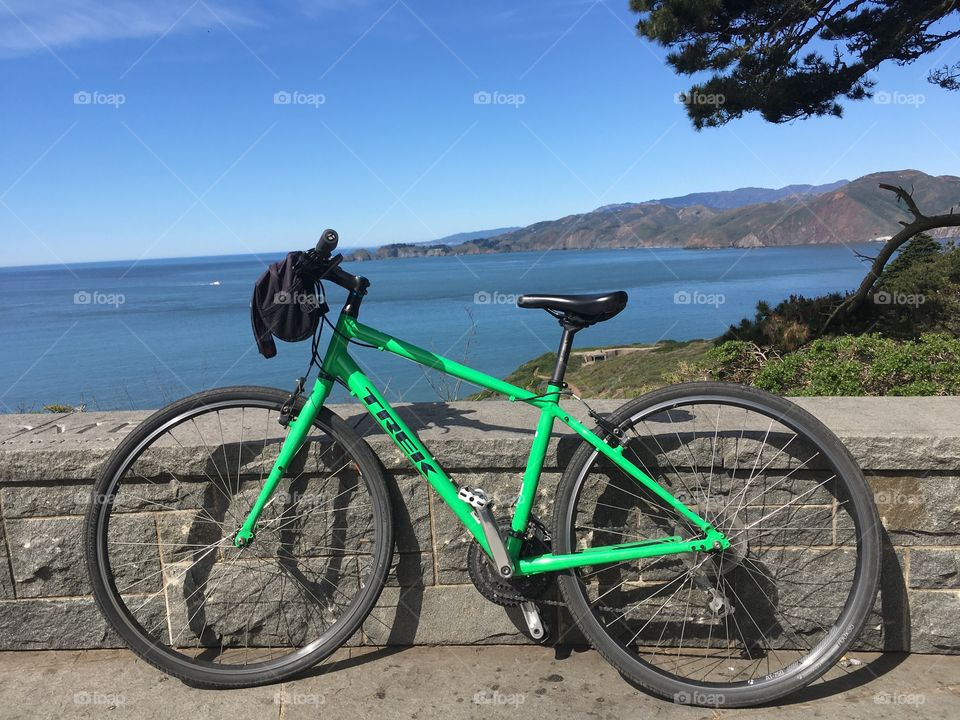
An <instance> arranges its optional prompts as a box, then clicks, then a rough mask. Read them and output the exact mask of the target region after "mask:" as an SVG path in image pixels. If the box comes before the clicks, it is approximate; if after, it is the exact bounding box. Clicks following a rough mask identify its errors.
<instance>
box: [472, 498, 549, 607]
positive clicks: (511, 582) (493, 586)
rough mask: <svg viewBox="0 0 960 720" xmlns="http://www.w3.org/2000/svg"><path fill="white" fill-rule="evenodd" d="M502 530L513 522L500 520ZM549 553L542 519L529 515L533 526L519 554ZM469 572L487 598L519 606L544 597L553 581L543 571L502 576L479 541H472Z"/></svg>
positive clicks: (493, 601)
mask: <svg viewBox="0 0 960 720" xmlns="http://www.w3.org/2000/svg"><path fill="white" fill-rule="evenodd" d="M497 526H498V527H500V529H501V531H503V532H504V533H507V532H509V531H510V521H509V520H500V521H499V522H498V523H497ZM548 552H550V538H549V536H548V535H547V531H546V528H545V527H544V525H543V523H542V522H540V520H538V519H536V518H534V517H533V516H531V517H530V527H529V529H528V531H527V535H526V537H524V539H523V546H522V547H521V549H520V557H530V556H535V555H542V554H543V553H548ZM467 571H468V572H469V573H470V580H471V581H473V584H474V586H475V587H476V588H477V590H478V591H479V592H480V594H481V595H483V596H484V597H485V598H486V599H487V600H489V601H490V602H492V603H496V604H497V605H502V606H503V607H516V606H517V605H519V604H520V603H524V602H527V601H529V600H536V599H538V598H540V597H541V596H543V594H544V593H546V591H547V590H548V589H549V588H550V584H551V583H552V582H553V573H541V574H539V575H530V576H526V577H512V578H503V577H500V574H499V573H498V572H497V569H496V568H495V567H494V566H493V563H492V562H491V561H490V558H489V557H487V554H486V553H485V552H484V551H483V550H482V549H481V547H480V545H479V544H478V543H476V542H473V543H470V548H469V549H468V550H467Z"/></svg>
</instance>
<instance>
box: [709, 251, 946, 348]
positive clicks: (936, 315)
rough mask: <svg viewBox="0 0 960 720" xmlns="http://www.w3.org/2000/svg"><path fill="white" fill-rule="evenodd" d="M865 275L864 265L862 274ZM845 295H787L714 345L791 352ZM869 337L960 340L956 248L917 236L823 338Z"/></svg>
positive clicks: (759, 307)
mask: <svg viewBox="0 0 960 720" xmlns="http://www.w3.org/2000/svg"><path fill="white" fill-rule="evenodd" d="M866 270H867V266H866V265H864V274H866ZM848 295H849V293H831V294H829V295H822V296H820V297H815V298H806V297H803V296H802V295H792V296H790V297H789V298H788V299H786V300H784V301H783V302H781V303H779V304H778V305H775V306H772V307H771V306H770V305H769V304H768V303H765V302H760V303H758V304H757V310H756V313H755V314H754V316H753V318H752V319H751V318H744V319H743V320H741V321H740V323H739V324H737V325H731V326H730V328H729V329H728V330H727V332H726V333H725V334H724V335H723V336H722V337H721V338H720V341H721V342H723V341H727V340H742V341H744V342H748V343H753V344H755V345H758V346H760V347H766V348H772V349H773V350H775V351H777V352H792V351H794V350H797V349H798V348H800V347H803V346H804V345H806V344H808V343H809V342H810V341H811V340H813V339H814V338H816V337H819V336H820V334H821V330H822V329H823V325H824V323H825V322H826V320H827V318H828V317H829V316H830V314H831V313H832V312H833V310H834V308H836V307H837V306H838V305H839V304H840V303H842V302H843V301H844V300H845V299H846V298H847V296H848ZM869 332H875V333H879V334H881V335H883V336H885V337H892V338H900V339H904V340H906V339H916V338H918V337H920V335H922V334H924V333H948V334H950V335H953V336H960V248H958V247H957V246H956V245H954V244H953V243H952V242H946V243H941V242H938V241H937V240H934V239H933V238H931V237H929V236H928V235H924V234H921V235H917V236H916V237H915V238H913V239H912V240H911V241H910V242H908V243H907V244H906V245H904V246H903V248H901V250H900V252H899V253H898V254H897V255H896V256H895V257H894V258H893V260H891V261H890V262H889V263H887V266H886V267H885V268H884V270H883V273H882V274H881V275H880V278H879V279H878V280H877V283H876V285H875V286H874V292H873V293H872V296H871V298H870V299H869V300H868V301H867V302H866V303H864V304H863V306H862V307H860V308H859V309H858V310H857V311H856V312H854V313H852V314H850V315H846V316H843V317H839V318H837V319H836V320H835V321H834V324H832V325H831V327H830V329H829V333H828V336H840V335H860V334H863V333H869Z"/></svg>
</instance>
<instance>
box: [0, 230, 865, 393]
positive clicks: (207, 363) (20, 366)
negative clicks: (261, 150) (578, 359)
mask: <svg viewBox="0 0 960 720" xmlns="http://www.w3.org/2000/svg"><path fill="white" fill-rule="evenodd" d="M853 250H859V251H861V252H862V251H865V250H866V247H865V246H862V245H861V246H852V247H844V246H819V247H792V248H764V249H760V250H736V249H725V250H702V251H701V250H679V249H676V250H674V249H655V250H647V249H632V250H597V251H579V252H569V251H565V252H548V253H545V254H544V253H539V252H538V253H515V254H504V255H477V256H463V257H431V258H427V257H425V258H410V259H394V260H380V261H371V262H365V263H356V264H353V265H348V269H350V270H352V271H353V272H357V273H360V274H363V275H366V276H367V277H368V278H370V280H371V283H372V286H371V289H370V294H369V295H368V296H367V298H366V299H365V301H364V304H363V308H362V311H361V315H360V319H361V321H363V322H365V323H367V324H369V325H372V326H374V327H376V328H378V329H380V330H383V331H385V332H389V333H391V334H393V335H395V336H397V337H401V338H403V339H405V340H408V341H410V342H413V343H416V344H417V345H420V346H422V347H425V348H427V349H429V350H432V351H434V352H438V353H440V354H443V355H446V356H448V357H450V358H453V359H455V360H458V361H460V362H466V363H467V364H469V365H471V366H473V367H476V368H477V369H479V370H483V371H484V372H487V373H490V374H492V375H497V376H500V377H503V376H505V375H507V374H508V373H509V372H511V371H512V370H513V369H515V368H516V367H517V366H518V365H520V364H521V363H523V362H524V361H526V360H528V359H530V358H532V357H534V356H537V355H539V354H541V353H543V352H546V351H548V350H554V349H555V348H556V344H557V342H558V340H559V337H560V329H559V327H558V325H557V321H556V320H554V319H553V318H552V317H550V316H549V315H547V314H546V313H545V312H543V311H539V310H520V309H518V308H516V307H515V305H514V300H515V296H516V295H517V294H521V293H524V292H555V293H564V292H567V293H578V292H579V293H583V292H599V291H607V290H626V291H627V292H628V293H629V294H630V302H629V304H628V306H627V308H626V309H625V310H624V311H623V312H622V313H621V314H620V315H618V316H617V317H616V318H614V319H613V320H610V321H608V322H605V323H602V324H599V325H595V326H593V327H591V328H589V329H587V330H584V331H582V332H581V333H580V334H579V335H578V336H577V343H578V344H579V345H580V346H581V347H583V346H596V345H610V344H615V343H628V342H654V341H657V340H660V339H663V338H672V339H677V340H686V339H691V338H700V337H715V336H717V335H719V334H721V333H722V332H723V331H724V330H725V329H726V327H727V326H728V325H729V324H730V323H734V322H737V321H739V320H740V318H742V317H744V316H752V315H753V311H754V308H755V306H756V303H757V301H758V300H767V301H770V302H775V301H779V300H782V299H784V298H786V297H787V296H789V295H790V294H791V293H800V294H804V295H808V296H811V295H818V294H822V293H826V292H830V291H835V290H849V289H852V288H853V287H855V286H856V284H857V283H858V282H859V280H860V279H861V277H862V276H863V274H864V273H865V271H866V269H865V266H864V264H863V262H862V261H860V260H858V259H857V258H856V256H855V255H854V252H853ZM277 259H279V254H272V253H271V254H264V255H261V256H260V258H257V257H255V256H249V255H248V256H230V257H216V258H188V259H170V260H150V261H141V262H139V263H136V264H133V263H131V262H129V261H127V262H109V263H89V264H79V265H72V266H70V267H69V268H66V267H63V266H44V267H30V268H0V337H2V340H0V342H2V346H3V351H2V352H0V411H2V412H11V411H23V410H36V409H39V408H41V407H43V406H44V405H47V404H51V403H58V404H69V405H77V404H81V403H84V404H86V406H87V408H88V409H90V410H95V409H104V410H106V409H143V408H155V407H160V406H162V405H164V404H166V403H168V402H171V401H173V400H175V399H177V398H179V397H182V396H184V395H187V394H189V393H193V392H198V391H200V390H204V389H208V388H211V387H217V386H222V385H233V384H257V385H270V386H276V387H281V388H284V389H289V388H291V387H292V385H293V382H294V380H295V378H296V377H298V376H299V375H301V374H303V372H304V370H305V369H306V366H307V363H308V361H309V342H307V343H300V344H287V343H278V354H277V356H276V357H275V358H272V359H270V360H266V359H264V358H263V357H261V356H260V355H259V354H258V353H257V350H256V346H255V344H254V341H253V335H252V333H251V330H250V319H249V315H250V310H249V302H250V295H251V291H252V287H253V283H254V281H255V280H256V278H257V277H258V276H259V275H260V273H261V272H262V271H263V269H264V262H273V261H274V260H277ZM327 291H328V294H329V302H330V305H331V307H332V308H333V311H334V312H336V311H337V310H338V309H339V307H340V305H341V304H342V299H343V295H344V293H343V291H342V290H340V288H337V287H332V286H329V285H328V288H327ZM325 335H326V337H329V330H328V331H327V332H326V333H325ZM354 357H355V358H356V359H357V360H358V361H359V362H360V363H361V365H362V366H364V367H365V368H366V370H367V371H368V373H369V374H370V376H371V377H372V378H374V380H375V382H376V383H377V385H378V386H379V387H380V389H381V390H383V391H384V392H385V393H386V395H387V397H388V399H390V400H414V401H426V400H436V399H438V391H437V389H438V388H439V392H440V394H441V395H442V396H444V397H449V396H450V395H451V394H452V393H453V392H454V391H455V390H457V388H455V387H454V385H453V383H452V382H448V383H446V384H443V381H442V379H441V378H440V376H439V375H437V374H436V373H432V372H431V373H429V375H425V374H424V372H423V371H422V370H421V369H420V368H419V367H418V366H416V365H413V364H412V363H408V362H407V361H404V360H401V359H399V358H396V357H393V356H390V355H388V354H386V353H380V352H377V351H374V350H368V349H363V348H357V349H356V351H355V352H354ZM473 391H474V388H472V387H470V386H463V387H460V388H459V394H460V396H463V395H466V394H469V393H470V392H473ZM335 399H337V400H341V401H342V400H345V399H346V396H345V393H344V392H343V391H342V390H339V391H338V394H337V395H336V396H335Z"/></svg>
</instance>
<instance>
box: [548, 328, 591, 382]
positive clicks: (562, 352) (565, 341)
mask: <svg viewBox="0 0 960 720" xmlns="http://www.w3.org/2000/svg"><path fill="white" fill-rule="evenodd" d="M560 324H561V325H562V326H563V335H562V336H561V337H560V347H559V348H558V349H557V364H556V365H554V367H553V375H551V376H550V384H551V385H555V386H556V387H558V388H559V387H563V376H564V375H565V374H566V372H567V361H568V360H569V359H570V350H571V348H572V347H573V336H574V335H576V334H577V331H578V330H582V329H583V326H582V325H578V324H576V323H572V322H570V321H569V320H568V319H567V318H562V319H561V320H560Z"/></svg>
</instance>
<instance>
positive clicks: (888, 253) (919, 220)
mask: <svg viewBox="0 0 960 720" xmlns="http://www.w3.org/2000/svg"><path fill="white" fill-rule="evenodd" d="M880 188H881V189H883V190H889V191H890V192H892V193H894V194H895V195H896V196H897V199H898V200H902V201H903V202H904V203H905V204H906V206H907V207H908V208H909V210H910V214H911V215H913V220H912V221H910V222H905V221H900V224H901V225H903V229H902V230H901V231H900V232H898V233H897V234H896V235H894V236H893V237H892V238H890V239H889V240H887V242H886V243H884V246H883V248H882V249H881V250H880V252H879V253H878V254H877V256H876V258H874V260H873V263H872V265H871V266H870V271H869V272H868V273H867V275H866V277H865V278H864V279H863V281H862V282H861V283H860V287H858V288H857V290H856V292H854V293H853V294H852V295H850V296H848V297H847V298H846V299H845V300H844V301H843V302H842V303H840V304H839V305H838V306H837V307H836V309H834V311H833V312H832V313H830V317H828V318H827V321H826V322H825V323H824V324H823V327H822V328H821V329H820V334H821V335H823V334H824V333H825V332H826V331H827V328H829V327H830V325H831V324H832V323H833V322H834V321H836V320H837V319H839V318H840V317H844V316H849V315H851V314H853V313H854V312H855V311H856V310H857V309H859V308H860V307H861V306H862V305H863V303H864V302H866V300H867V298H868V297H869V296H870V291H871V290H873V286H874V285H875V284H876V282H877V280H879V279H880V274H881V273H882V272H883V268H884V267H886V264H887V263H888V262H889V261H890V258H891V257H893V254H894V253H895V252H896V251H897V250H898V249H899V248H900V246H901V245H903V244H904V243H906V242H907V241H908V240H910V239H911V238H913V237H914V236H915V235H919V234H920V233H922V232H927V231H928V230H933V229H935V228H942V227H960V214H957V213H954V212H953V210H952V209H951V211H950V212H949V213H945V214H942V215H924V214H923V212H922V211H921V210H920V208H919V207H918V206H917V202H916V200H914V199H913V195H912V194H911V193H910V192H907V191H906V190H905V189H903V188H902V187H900V186H899V185H888V184H887V183H880Z"/></svg>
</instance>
